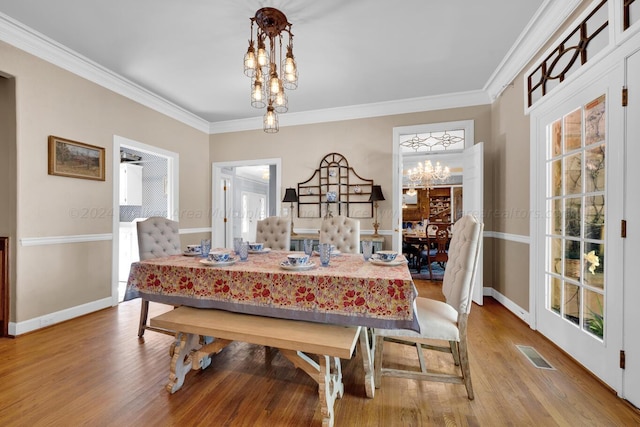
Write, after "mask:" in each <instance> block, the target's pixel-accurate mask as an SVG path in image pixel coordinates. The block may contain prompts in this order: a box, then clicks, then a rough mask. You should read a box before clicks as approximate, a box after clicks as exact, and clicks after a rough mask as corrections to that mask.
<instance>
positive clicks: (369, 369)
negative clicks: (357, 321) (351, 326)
mask: <svg viewBox="0 0 640 427" xmlns="http://www.w3.org/2000/svg"><path fill="white" fill-rule="evenodd" d="M358 346H359V347H360V352H361V353H362V364H363V365H364V389H365V392H366V394H367V397H368V398H371V399H373V396H374V395H375V390H376V389H375V380H374V376H373V357H372V356H373V352H372V348H371V346H370V345H369V333H368V328H364V327H361V328H360V340H359V341H358Z"/></svg>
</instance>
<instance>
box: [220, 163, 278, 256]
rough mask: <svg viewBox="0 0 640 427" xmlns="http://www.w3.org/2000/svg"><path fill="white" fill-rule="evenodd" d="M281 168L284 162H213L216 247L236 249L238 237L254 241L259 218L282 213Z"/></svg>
mask: <svg viewBox="0 0 640 427" xmlns="http://www.w3.org/2000/svg"><path fill="white" fill-rule="evenodd" d="M280 165H281V159H257V160H240V161H232V162H216V163H213V165H212V168H213V174H212V175H213V184H212V186H211V188H212V193H213V194H212V195H211V201H212V202H211V203H212V206H211V212H212V218H211V224H212V229H213V239H212V242H211V243H212V246H214V247H221V248H222V247H226V248H232V247H233V238H234V237H242V238H243V239H244V240H254V239H255V227H256V224H255V221H256V218H258V217H267V216H275V215H279V214H280V204H281V202H280V200H281V198H280V197H281V190H280V188H281V177H280V173H281V172H280V170H281V167H280ZM250 222H251V224H250ZM252 236H253V239H252V238H251V237H252Z"/></svg>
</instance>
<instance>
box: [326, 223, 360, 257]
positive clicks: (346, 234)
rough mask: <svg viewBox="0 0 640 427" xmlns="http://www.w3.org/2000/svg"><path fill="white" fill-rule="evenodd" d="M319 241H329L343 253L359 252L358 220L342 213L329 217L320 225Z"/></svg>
mask: <svg viewBox="0 0 640 427" xmlns="http://www.w3.org/2000/svg"><path fill="white" fill-rule="evenodd" d="M320 242H322V243H331V244H332V245H334V246H335V247H336V250H338V251H340V252H344V253H351V254H358V253H360V221H358V220H357V219H353V218H348V217H346V216H344V215H338V216H335V217H329V218H325V219H324V220H322V224H321V225H320Z"/></svg>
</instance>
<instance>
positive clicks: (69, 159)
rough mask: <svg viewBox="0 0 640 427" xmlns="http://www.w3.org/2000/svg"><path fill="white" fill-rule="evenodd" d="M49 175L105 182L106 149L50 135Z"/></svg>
mask: <svg viewBox="0 0 640 427" xmlns="http://www.w3.org/2000/svg"><path fill="white" fill-rule="evenodd" d="M49 175H60V176H69V177H72V178H83V179H95V180H97V181H104V180H105V175H104V148H102V147H96V146H95V145H89V144H85V143H83V142H77V141H71V140H69V139H65V138H60V137H57V136H53V135H50V136H49Z"/></svg>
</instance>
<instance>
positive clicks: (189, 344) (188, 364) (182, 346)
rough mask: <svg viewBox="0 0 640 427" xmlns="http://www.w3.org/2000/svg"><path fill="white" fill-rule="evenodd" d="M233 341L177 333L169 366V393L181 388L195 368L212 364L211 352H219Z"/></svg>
mask: <svg viewBox="0 0 640 427" xmlns="http://www.w3.org/2000/svg"><path fill="white" fill-rule="evenodd" d="M230 343H231V341H229V340H223V339H216V338H213V337H203V336H200V335H195V334H187V333H184V332H178V333H176V341H175V342H174V343H173V344H171V346H172V348H173V356H172V357H171V365H170V366H169V383H168V384H167V386H166V389H167V391H168V392H169V393H175V392H176V391H178V390H180V388H181V387H182V384H184V378H185V377H186V376H187V373H188V372H189V371H190V370H191V369H193V370H198V369H206V368H207V367H208V366H209V365H210V364H211V354H214V353H219V352H220V351H221V350H222V349H223V348H225V347H226V346H228V345H229V344H230Z"/></svg>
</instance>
